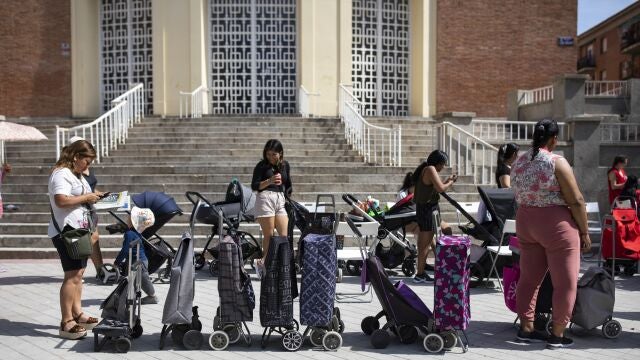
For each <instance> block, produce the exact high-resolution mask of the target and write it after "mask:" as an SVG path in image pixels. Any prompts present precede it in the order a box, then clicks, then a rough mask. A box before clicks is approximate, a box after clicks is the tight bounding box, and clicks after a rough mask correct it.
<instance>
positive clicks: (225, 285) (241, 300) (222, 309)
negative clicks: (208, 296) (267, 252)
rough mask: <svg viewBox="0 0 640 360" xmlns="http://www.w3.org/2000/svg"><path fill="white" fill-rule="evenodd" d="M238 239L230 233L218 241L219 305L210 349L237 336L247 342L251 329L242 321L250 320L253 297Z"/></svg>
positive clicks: (224, 343)
mask: <svg viewBox="0 0 640 360" xmlns="http://www.w3.org/2000/svg"><path fill="white" fill-rule="evenodd" d="M238 240H239V239H238V238H234V237H233V236H225V237H224V238H223V239H222V240H221V241H220V244H219V245H218V251H219V257H218V260H219V262H218V270H219V276H218V294H219V296H220V306H219V307H218V308H217V309H216V315H215V317H214V318H213V330H214V331H213V333H212V334H211V336H210V337H209V346H211V348H212V349H213V350H224V349H226V348H227V346H229V344H235V343H237V342H238V341H239V340H240V337H242V338H243V339H244V341H245V343H246V344H247V345H249V346H250V345H251V332H250V331H249V328H248V327H247V323H246V322H247V321H253V309H254V308H255V306H256V300H255V295H254V293H253V286H252V285H251V278H250V277H249V275H248V274H247V272H246V271H245V270H244V261H243V260H242V248H241V247H240V245H239V243H238ZM243 326H244V329H243V328H242V327H243ZM245 331H246V332H245Z"/></svg>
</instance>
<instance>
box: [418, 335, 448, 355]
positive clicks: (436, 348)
mask: <svg viewBox="0 0 640 360" xmlns="http://www.w3.org/2000/svg"><path fill="white" fill-rule="evenodd" d="M422 345H423V346H424V349H425V350H427V352H430V353H439V352H440V351H442V349H443V348H444V340H443V339H442V336H440V335H438V334H429V335H427V336H425V337H424V340H423V341H422Z"/></svg>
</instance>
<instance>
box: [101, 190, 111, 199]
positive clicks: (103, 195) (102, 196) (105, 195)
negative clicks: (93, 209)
mask: <svg viewBox="0 0 640 360" xmlns="http://www.w3.org/2000/svg"><path fill="white" fill-rule="evenodd" d="M109 195H111V191H107V192H106V193H104V194H102V195H100V199H104V198H106V197H107V196H109Z"/></svg>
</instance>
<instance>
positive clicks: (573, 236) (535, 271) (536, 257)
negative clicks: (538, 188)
mask: <svg viewBox="0 0 640 360" xmlns="http://www.w3.org/2000/svg"><path fill="white" fill-rule="evenodd" d="M516 233H517V234H518V240H519V241H520V280H519V281H518V288H517V289H516V307H517V310H518V315H519V316H520V318H521V319H527V320H530V321H533V319H534V314H535V309H536V299H537V297H538V289H539V288H540V284H541V283H542V280H543V279H544V276H545V275H546V272H547V269H548V270H549V273H550V274H551V282H552V283H553V298H552V306H553V317H552V321H553V323H555V324H567V323H568V322H569V321H570V320H571V314H572V312H573V306H574V304H575V301H576V292H577V287H578V273H579V270H580V236H579V234H578V228H577V226H576V223H575V221H574V220H573V217H572V216H571V211H570V210H569V208H567V207H564V206H552V207H545V208H536V207H524V206H521V207H519V208H518V212H517V215H516Z"/></svg>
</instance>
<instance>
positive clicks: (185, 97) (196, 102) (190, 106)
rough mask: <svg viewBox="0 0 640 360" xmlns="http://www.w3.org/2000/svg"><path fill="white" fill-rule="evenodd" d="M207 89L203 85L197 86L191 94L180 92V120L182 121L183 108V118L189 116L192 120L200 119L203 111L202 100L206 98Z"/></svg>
mask: <svg viewBox="0 0 640 360" xmlns="http://www.w3.org/2000/svg"><path fill="white" fill-rule="evenodd" d="M208 93H209V89H208V88H207V87H206V86H205V85H200V86H198V87H197V88H196V89H195V90H193V91H191V92H184V91H180V92H179V96H180V119H182V108H183V106H184V117H187V118H188V117H189V115H191V118H192V119H195V118H201V117H202V113H203V111H204V100H205V99H206V98H207V94H208Z"/></svg>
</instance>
